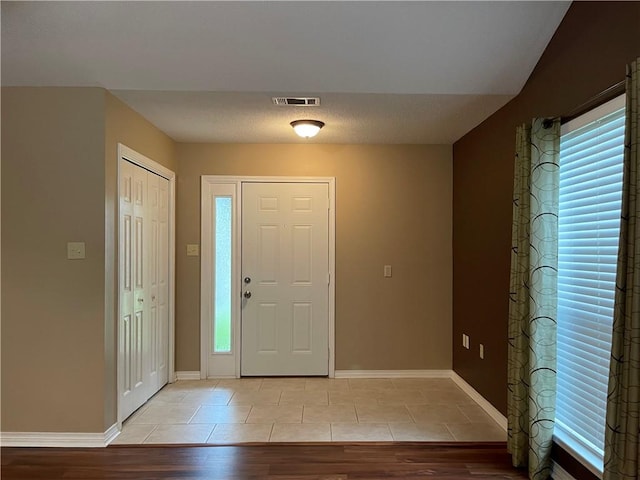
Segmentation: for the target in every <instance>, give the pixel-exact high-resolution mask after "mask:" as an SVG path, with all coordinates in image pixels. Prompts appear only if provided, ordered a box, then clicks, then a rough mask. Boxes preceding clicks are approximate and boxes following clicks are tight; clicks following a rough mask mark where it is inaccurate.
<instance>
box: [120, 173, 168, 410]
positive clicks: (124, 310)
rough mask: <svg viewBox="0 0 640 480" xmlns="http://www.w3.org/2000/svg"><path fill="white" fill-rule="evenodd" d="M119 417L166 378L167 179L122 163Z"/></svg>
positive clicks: (154, 390)
mask: <svg viewBox="0 0 640 480" xmlns="http://www.w3.org/2000/svg"><path fill="white" fill-rule="evenodd" d="M120 181H121V185H120V247H119V258H120V265H119V272H120V279H119V294H120V315H119V318H120V320H119V325H118V337H119V340H118V343H119V349H118V350H119V353H118V354H119V363H120V365H121V368H122V375H121V384H120V386H119V392H120V395H121V419H125V418H127V417H128V416H129V415H130V414H131V413H133V412H134V411H135V410H136V409H137V408H138V407H140V406H141V405H142V404H143V403H145V402H146V401H147V400H148V399H149V398H150V397H151V396H152V395H153V394H154V393H156V392H157V391H158V390H159V389H160V388H162V386H163V385H164V384H165V383H167V380H168V369H167V363H168V331H169V312H168V308H167V303H168V295H169V288H168V266H169V249H168V240H169V233H168V218H169V208H168V180H167V179H165V178H162V177H159V176H157V175H155V174H153V173H151V172H149V171H147V170H145V169H143V168H141V167H139V166H137V165H134V164H132V163H130V162H127V161H125V160H121V163H120Z"/></svg>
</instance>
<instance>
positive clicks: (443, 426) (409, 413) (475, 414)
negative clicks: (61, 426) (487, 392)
mask: <svg viewBox="0 0 640 480" xmlns="http://www.w3.org/2000/svg"><path fill="white" fill-rule="evenodd" d="M504 440H506V433H505V432H504V430H502V429H501V428H500V427H499V426H498V424H496V423H495V421H494V420H493V419H492V418H491V417H489V416H488V415H487V414H486V413H485V412H484V410H483V409H482V408H481V407H480V406H479V405H477V404H476V403H475V402H474V401H473V400H472V399H471V398H470V397H469V396H468V395H467V394H466V393H464V391H462V390H461V389H460V388H459V387H458V386H457V385H456V384H455V383H454V382H453V381H451V380H449V379H426V378H416V379H413V378H400V379H327V378H285V379H283V378H264V379H263V378H248V379H237V380H235V379H232V380H195V381H179V382H176V383H173V384H170V385H167V386H166V387H165V388H163V389H162V390H161V391H160V392H158V393H157V394H156V395H155V396H154V397H153V398H151V399H150V400H149V401H148V402H147V403H146V404H145V405H143V406H142V407H141V408H140V409H139V410H138V411H136V412H135V413H134V414H133V415H132V416H131V417H129V419H127V421H126V422H125V423H124V424H123V429H122V433H121V434H120V435H119V436H118V437H117V438H116V439H115V440H114V442H113V443H114V444H140V443H211V444H235V443H251V442H331V441H333V442H352V441H354V442H367V441H372V442H374V441H378V442H380V441H504Z"/></svg>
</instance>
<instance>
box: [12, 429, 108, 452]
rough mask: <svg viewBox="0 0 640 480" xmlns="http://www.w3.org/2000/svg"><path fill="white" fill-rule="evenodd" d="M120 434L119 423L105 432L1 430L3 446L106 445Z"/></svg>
mask: <svg viewBox="0 0 640 480" xmlns="http://www.w3.org/2000/svg"><path fill="white" fill-rule="evenodd" d="M119 434H120V429H119V428H118V425H117V424H113V425H111V426H110V427H109V428H108V429H107V431H105V432H103V433H68V432H0V445H2V446H3V447H90V448H101V447H106V446H107V445H109V443H111V442H112V441H113V439H115V438H116V437H117V436H118V435H119Z"/></svg>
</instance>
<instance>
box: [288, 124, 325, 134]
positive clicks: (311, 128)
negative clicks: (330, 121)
mask: <svg viewBox="0 0 640 480" xmlns="http://www.w3.org/2000/svg"><path fill="white" fill-rule="evenodd" d="M291 126H292V127H293V130H294V131H295V132H296V133H297V134H298V136H299V137H302V138H311V137H315V136H316V135H317V134H318V132H319V131H320V129H321V128H322V127H324V122H321V121H320V120H294V121H293V122H291Z"/></svg>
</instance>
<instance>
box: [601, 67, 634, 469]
mask: <svg viewBox="0 0 640 480" xmlns="http://www.w3.org/2000/svg"><path fill="white" fill-rule="evenodd" d="M639 65H640V58H639V59H636V61H634V62H633V63H632V64H631V65H629V66H628V67H627V75H626V123H625V139H624V160H623V161H624V166H623V177H622V212H621V220H620V241H619V246H618V265H617V270H616V292H615V303H614V310H613V336H612V342H611V343H612V345H611V364H610V375H609V389H608V395H607V419H606V422H607V423H606V429H605V449H604V480H622V479H624V480H629V479H638V478H640V474H639V471H638V469H639V466H640V465H639V456H640V455H639V451H638V449H639V448H640V441H639V438H638V437H639V436H640V242H639V237H640V230H638V217H640V201H639V199H638V195H639V194H640V184H639V182H638V171H639V170H640V159H639V157H638V143H640V131H639V129H638V117H639V116H640V106H639V100H638V98H639V96H640V81H639V72H638V69H639Z"/></svg>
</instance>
